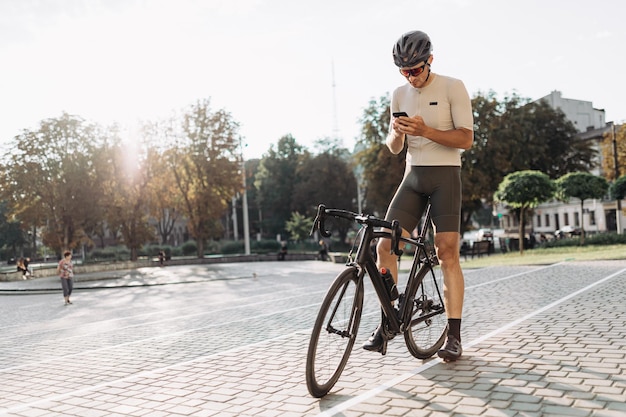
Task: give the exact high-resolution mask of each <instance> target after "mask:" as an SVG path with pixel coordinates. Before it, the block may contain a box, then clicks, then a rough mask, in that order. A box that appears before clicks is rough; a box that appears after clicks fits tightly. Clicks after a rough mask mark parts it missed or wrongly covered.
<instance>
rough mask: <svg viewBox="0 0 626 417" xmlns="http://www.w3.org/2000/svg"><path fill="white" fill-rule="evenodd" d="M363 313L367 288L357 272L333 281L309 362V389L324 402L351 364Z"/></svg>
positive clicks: (313, 337)
mask: <svg viewBox="0 0 626 417" xmlns="http://www.w3.org/2000/svg"><path fill="white" fill-rule="evenodd" d="M362 312H363V285H359V279H358V274H357V270H356V268H353V267H351V268H348V269H346V270H344V271H343V272H341V273H340V274H339V275H338V276H337V278H335V280H334V281H333V283H332V284H331V286H330V288H329V289H328V292H327V293H326V297H325V298H324V301H323V302H322V306H321V307H320V311H319V313H318V315H317V320H316V321H315V325H314V327H313V331H312V332H311V339H310V341H309V349H308V353H307V358H306V385H307V389H308V390H309V393H310V394H311V395H312V396H314V397H316V398H320V397H323V396H324V395H326V394H328V392H329V391H330V390H331V389H332V388H333V386H334V385H335V383H336V382H337V380H338V379H339V376H340V375H341V373H342V372H343V369H344V368H345V366H346V363H347V362H348V358H349V357H350V353H351V352H352V347H353V346H354V342H355V340H356V335H357V332H358V330H359V322H360V321H361V314H362Z"/></svg>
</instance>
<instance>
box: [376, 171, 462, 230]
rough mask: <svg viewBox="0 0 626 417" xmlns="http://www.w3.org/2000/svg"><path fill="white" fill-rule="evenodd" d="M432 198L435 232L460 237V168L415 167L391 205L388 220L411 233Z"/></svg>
mask: <svg viewBox="0 0 626 417" xmlns="http://www.w3.org/2000/svg"><path fill="white" fill-rule="evenodd" d="M429 198H430V203H431V206H432V207H431V211H430V214H431V219H432V222H433V225H434V228H435V232H436V233H437V232H457V233H460V230H461V167H458V166H411V171H410V172H409V174H408V175H406V176H405V177H404V179H403V180H402V183H400V187H399V188H398V191H396V194H395V195H394V196H393V199H392V200H391V203H390V204H389V208H388V209H387V214H386V215H385V220H387V221H392V220H398V221H399V222H400V226H402V228H403V229H405V230H407V231H408V232H409V233H411V232H412V231H413V229H415V227H416V226H417V224H418V222H419V221H420V219H421V217H422V215H423V214H424V210H425V208H426V205H427V204H428V199H429Z"/></svg>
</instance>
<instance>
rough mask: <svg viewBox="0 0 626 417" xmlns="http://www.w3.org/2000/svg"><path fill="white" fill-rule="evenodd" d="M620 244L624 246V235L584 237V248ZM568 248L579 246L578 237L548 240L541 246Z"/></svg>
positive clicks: (625, 236)
mask: <svg viewBox="0 0 626 417" xmlns="http://www.w3.org/2000/svg"><path fill="white" fill-rule="evenodd" d="M620 244H626V234H623V235H618V234H617V233H615V232H608V233H596V234H587V235H585V246H594V245H620ZM569 246H580V236H576V237H568V238H565V239H556V240H550V241H547V242H545V243H544V244H543V247H545V248H564V247H569Z"/></svg>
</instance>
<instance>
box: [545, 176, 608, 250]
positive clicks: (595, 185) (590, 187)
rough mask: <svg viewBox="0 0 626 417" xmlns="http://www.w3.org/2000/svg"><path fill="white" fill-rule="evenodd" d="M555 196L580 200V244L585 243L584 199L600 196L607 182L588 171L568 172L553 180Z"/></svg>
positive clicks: (604, 191) (605, 188) (562, 198)
mask: <svg viewBox="0 0 626 417" xmlns="http://www.w3.org/2000/svg"><path fill="white" fill-rule="evenodd" d="M555 184H556V196H557V198H558V199H559V200H562V201H568V200H569V199H570V198H578V199H579V200H580V218H581V235H580V244H581V245H584V244H585V226H584V222H583V221H582V218H583V213H584V212H585V200H588V199H590V198H602V197H604V195H605V194H606V192H607V190H608V189H609V183H608V182H607V180H606V179H605V178H603V177H598V176H596V175H593V174H590V173H588V172H570V173H569V174H565V175H563V176H562V177H560V178H558V179H557V180H556V181H555Z"/></svg>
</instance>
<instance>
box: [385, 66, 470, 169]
mask: <svg viewBox="0 0 626 417" xmlns="http://www.w3.org/2000/svg"><path fill="white" fill-rule="evenodd" d="M400 111H404V112H406V113H407V114H408V115H409V116H421V117H422V118H423V119H424V123H426V125H427V126H430V127H432V128H435V129H439V130H452V129H458V128H465V129H469V130H474V117H473V114H472V103H471V100H470V97H469V94H468V93H467V90H466V89H465V85H464V84H463V82H462V81H461V80H457V79H456V78H452V77H447V76H444V75H439V74H436V76H435V79H434V80H433V81H432V82H431V83H430V84H429V85H427V86H426V87H424V88H415V87H413V86H412V85H411V84H409V83H407V84H405V85H403V86H401V87H398V88H397V89H396V90H395V91H394V92H393V96H392V99H391V112H392V113H393V112H400ZM390 129H391V127H390ZM406 140H407V141H408V153H407V165H412V166H442V165H443V166H446V165H447V166H461V150H460V149H457V148H451V147H448V146H444V145H440V144H438V143H436V142H433V141H431V140H430V139H428V138H425V137H422V136H411V135H407V136H406Z"/></svg>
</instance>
